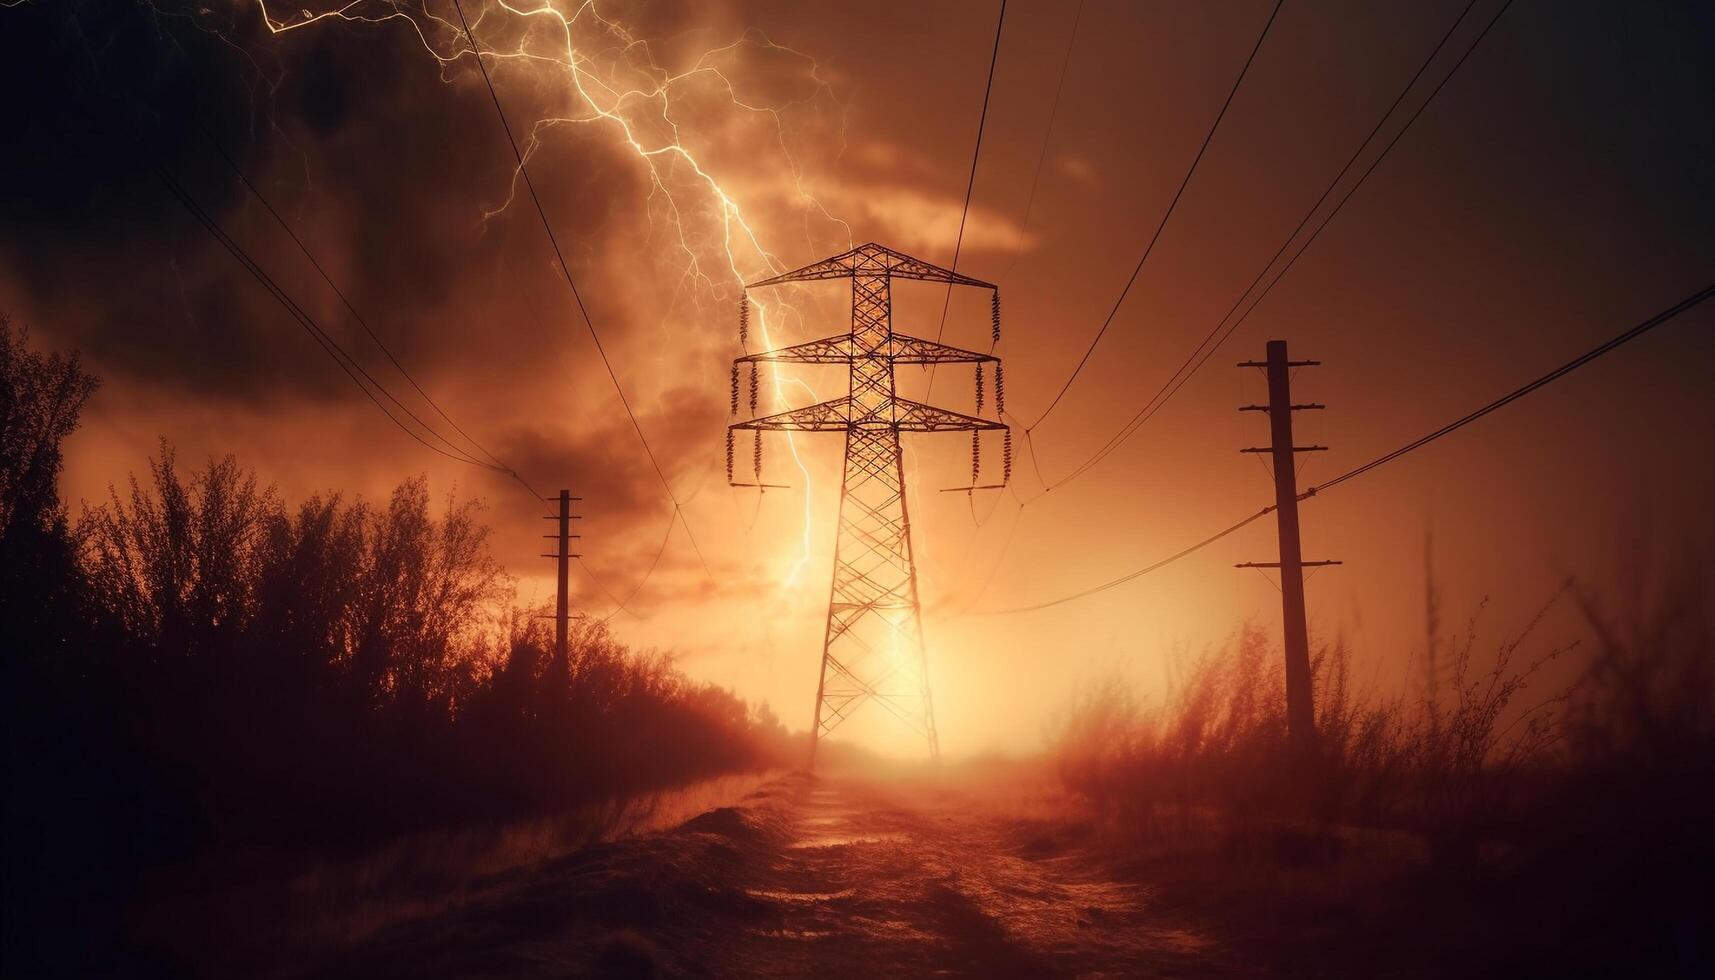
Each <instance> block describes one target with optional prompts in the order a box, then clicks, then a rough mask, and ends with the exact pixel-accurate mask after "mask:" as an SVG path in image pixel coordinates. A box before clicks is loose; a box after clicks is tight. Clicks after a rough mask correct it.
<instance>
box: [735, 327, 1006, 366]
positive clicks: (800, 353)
mask: <svg viewBox="0 0 1715 980" xmlns="http://www.w3.org/2000/svg"><path fill="white" fill-rule="evenodd" d="M892 343H893V346H892V355H891V356H892V357H893V362H894V363H895V364H983V363H993V362H997V361H999V360H1000V358H998V357H996V356H994V355H993V354H985V353H983V352H982V351H974V350H966V349H964V348H963V347H953V346H951V345H949V344H942V343H937V342H935V341H933V340H924V339H923V338H921V337H908V336H906V335H905V334H898V333H896V334H894V335H893V341H892ZM851 360H852V337H851V334H849V333H843V334H838V335H836V336H833V337H823V338H822V339H821V340H810V341H806V342H804V343H802V344H793V345H792V346H790V347H780V348H776V349H775V350H767V351H758V352H757V353H755V354H746V355H744V356H743V357H735V358H733V363H734V364H768V363H777V364H849V363H851Z"/></svg>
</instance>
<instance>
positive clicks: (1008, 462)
mask: <svg viewBox="0 0 1715 980" xmlns="http://www.w3.org/2000/svg"><path fill="white" fill-rule="evenodd" d="M1000 482H1002V483H1011V482H1012V430H1011V429H1008V430H1006V438H1005V439H1004V440H1002V442H1001V448H1000Z"/></svg>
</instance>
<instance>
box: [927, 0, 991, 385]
mask: <svg viewBox="0 0 1715 980" xmlns="http://www.w3.org/2000/svg"><path fill="white" fill-rule="evenodd" d="M1005 28H1006V0H1000V16H999V17H997V18H996V19H995V25H994V51H993V52H992V53H990V54H989V75H988V81H987V82H985V83H984V84H983V108H982V111H981V112H980V113H978V114H977V141H976V145H975V146H973V147H972V148H971V175H970V178H969V179H968V180H966V181H965V207H964V210H962V211H960V212H959V234H958V237H957V238H955V239H954V240H953V264H952V265H951V266H949V267H948V268H949V269H950V270H951V271H953V272H958V271H959V253H960V251H961V250H963V248H964V246H965V221H966V219H968V218H969V217H970V215H971V194H972V192H974V191H975V190H976V189H977V162H978V161H979V160H981V159H982V154H983V128H984V126H985V125H986V124H987V123H988V116H989V95H990V93H992V92H993V91H994V69H995V66H996V65H997V64H999V63H1000V37H1001V34H1002V32H1003V31H1004V30H1005ZM952 302H953V283H952V282H951V281H949V282H948V283H947V295H946V298H944V299H943V300H942V301H941V325H940V326H939V327H936V328H935V343H937V344H938V343H940V342H941V338H942V337H943V336H945V335H946V331H947V309H948V307H949V306H951V305H952ZM936 367H937V365H935V364H931V365H930V366H929V384H928V387H927V388H926V389H925V392H924V395H923V398H924V400H928V398H929V393H930V392H933V391H934V390H935V368H936Z"/></svg>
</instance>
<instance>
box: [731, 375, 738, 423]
mask: <svg viewBox="0 0 1715 980" xmlns="http://www.w3.org/2000/svg"><path fill="white" fill-rule="evenodd" d="M731 413H732V414H733V415H735V416H736V415H738V364H737V363H734V364H733V366H732V409H731Z"/></svg>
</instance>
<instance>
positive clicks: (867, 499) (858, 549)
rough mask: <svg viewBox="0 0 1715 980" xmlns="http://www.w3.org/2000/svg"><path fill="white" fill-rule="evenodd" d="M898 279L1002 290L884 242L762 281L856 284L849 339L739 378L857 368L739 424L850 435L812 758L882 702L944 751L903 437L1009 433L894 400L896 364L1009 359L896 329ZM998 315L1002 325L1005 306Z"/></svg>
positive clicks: (801, 350) (775, 357)
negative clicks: (769, 371) (797, 401)
mask: <svg viewBox="0 0 1715 980" xmlns="http://www.w3.org/2000/svg"><path fill="white" fill-rule="evenodd" d="M896 278H897V279H916V280H923V281H927V282H944V283H949V284H952V285H961V286H975V287H978V288H984V289H990V290H993V289H994V288H995V287H994V286H993V285H992V284H990V283H986V282H983V281H981V280H978V279H972V278H970V277H969V276H962V275H959V274H958V273H955V272H953V271H951V270H948V269H943V268H940V267H939V266H934V265H930V264H929V263H927V262H923V261H921V260H919V259H915V258H912V257H911V256H909V255H902V254H900V253H898V252H895V251H892V250H890V249H887V248H883V247H882V246H880V245H876V244H874V243H871V244H867V245H863V246H860V247H858V248H855V249H853V250H851V251H850V252H846V253H845V254H843V255H837V256H834V257H832V258H829V259H824V260H822V261H820V262H817V263H814V264H812V265H808V266H805V267H804V268H802V269H798V270H795V271H793V272H787V273H784V274H782V275H778V276H775V277H773V278H771V279H765V280H763V281H761V282H758V283H754V284H752V286H753V288H754V287H757V286H770V285H777V284H781V283H790V282H804V281H811V280H822V279H850V280H851V284H852V285H851V288H852V326H851V332H850V333H849V334H841V335H838V336H834V337H828V338H825V339H822V340H815V341H811V342H809V343H804V344H797V345H794V346H791V347H783V348H780V349H778V350H772V351H766V352H763V353H758V354H751V355H749V356H746V357H742V358H739V359H737V361H735V362H734V365H735V371H736V369H737V365H738V364H744V363H749V364H752V365H755V364H758V363H768V362H790V363H801V364H849V365H850V366H851V383H850V388H849V392H848V394H846V395H845V396H844V397H840V398H835V399H832V400H829V401H825V402H821V403H819V404H815V405H810V406H807V407H804V408H798V409H793V410H791V411H787V412H780V413H778V414H774V415H766V416H761V417H757V418H753V419H750V420H748V421H744V422H738V423H736V424H734V425H732V426H731V428H732V429H748V430H752V431H755V432H757V433H758V436H757V438H760V433H762V432H765V431H794V432H844V433H845V437H846V450H845V472H844V480H843V482H842V485H841V488H840V517H839V524H838V530H837V532H836V539H835V546H834V576H833V588H832V591H831V594H830V597H829V602H828V621H827V632H826V634H825V637H824V640H823V647H822V671H821V683H820V685H819V687H818V690H817V694H816V710H815V716H814V719H813V722H812V728H811V738H812V742H811V759H812V761H814V758H815V743H816V741H817V740H819V739H820V738H821V737H822V736H824V735H826V734H828V733H829V732H831V731H833V730H834V729H835V728H836V727H838V726H839V724H840V723H841V722H843V721H844V720H846V719H847V718H849V717H850V716H851V714H852V712H854V711H855V710H857V708H858V707H859V706H861V705H862V704H863V703H864V702H866V701H874V702H875V703H876V704H878V705H880V706H881V707H882V708H884V709H886V710H887V711H889V712H891V713H892V714H894V715H895V716H897V717H898V718H899V719H900V720H901V721H903V722H904V723H905V724H906V725H908V726H909V727H910V728H911V729H912V730H914V731H916V732H917V733H918V734H920V735H922V736H923V737H924V738H925V739H926V740H927V741H928V743H929V749H930V753H931V754H932V755H935V756H939V754H940V745H939V741H938V739H937V736H936V731H935V712H934V706H933V704H932V702H931V699H930V694H929V676H928V661H927V656H926V654H925V651H924V647H923V627H922V617H921V610H920V607H919V604H918V599H917V570H916V564H915V562H914V560H913V554H912V547H911V520H910V514H909V510H908V507H907V505H906V497H905V472H904V465H903V462H902V459H901V455H900V444H899V436H900V433H902V432H948V431H960V432H973V431H988V430H1005V429H1006V426H1005V425H1004V424H1002V423H1001V422H998V421H990V420H988V419H984V418H981V417H978V416H975V415H965V414H961V413H959V412H954V411H950V410H947V409H943V408H937V407H935V406H932V405H925V404H922V403H920V402H914V401H910V400H908V399H905V398H901V397H899V396H898V395H896V394H895V390H894V368H895V366H896V365H899V364H944V363H968V364H976V365H977V370H978V371H979V372H980V371H981V370H982V365H983V364H985V363H989V362H998V358H996V357H994V356H993V355H990V354H981V353H978V352H976V351H968V350H961V349H960V348H957V347H949V346H946V345H944V344H938V343H935V342H932V341H928V340H921V339H919V338H916V337H908V336H905V335H903V334H897V333H894V332H893V312H892V300H891V281H892V280H893V279H896ZM996 310H997V312H996V317H997V321H996V322H997V330H998V301H997V306H996ZM752 370H754V367H753V369H752ZM736 377H737V375H736V373H735V375H734V378H735V379H736ZM734 403H735V405H736V403H737V395H736V388H735V395H734ZM979 411H980V408H979Z"/></svg>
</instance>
